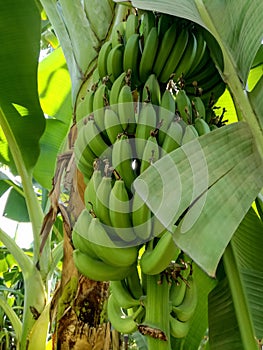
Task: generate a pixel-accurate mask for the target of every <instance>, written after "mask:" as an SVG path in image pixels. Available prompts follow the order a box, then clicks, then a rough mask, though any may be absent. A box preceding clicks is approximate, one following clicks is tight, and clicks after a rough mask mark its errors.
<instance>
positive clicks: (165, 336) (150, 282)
mask: <svg viewBox="0 0 263 350" xmlns="http://www.w3.org/2000/svg"><path fill="white" fill-rule="evenodd" d="M146 280H147V300H146V316H145V322H144V324H145V326H146V327H147V326H148V329H145V335H146V337H147V344H148V350H171V343H170V328H169V313H170V310H169V284H168V281H167V279H166V278H163V280H162V281H161V280H160V275H153V276H150V275H147V276H146ZM154 336H156V337H158V338H155V337H154Z"/></svg>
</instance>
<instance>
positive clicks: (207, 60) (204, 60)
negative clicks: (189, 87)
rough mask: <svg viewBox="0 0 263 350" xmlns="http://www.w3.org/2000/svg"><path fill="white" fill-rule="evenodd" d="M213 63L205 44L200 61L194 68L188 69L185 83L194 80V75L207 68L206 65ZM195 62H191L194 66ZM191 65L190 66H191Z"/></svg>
mask: <svg viewBox="0 0 263 350" xmlns="http://www.w3.org/2000/svg"><path fill="white" fill-rule="evenodd" d="M212 63H213V61H212V59H211V56H210V51H209V49H208V47H207V45H206V47H205V52H204V54H203V57H202V58H201V60H200V62H199V63H198V65H197V66H196V67H195V68H194V69H192V68H191V69H190V71H189V72H188V77H187V79H186V83H189V82H190V81H191V82H192V81H194V80H195V79H193V78H194V77H195V76H196V75H199V74H202V72H203V71H205V70H206V69H207V67H208V66H210V65H211V64H212ZM194 65H195V64H193V66H194ZM193 66H192V67H193Z"/></svg>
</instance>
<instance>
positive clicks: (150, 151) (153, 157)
mask: <svg viewBox="0 0 263 350" xmlns="http://www.w3.org/2000/svg"><path fill="white" fill-rule="evenodd" d="M159 156H160V151H159V146H158V142H157V139H156V135H154V134H151V135H150V136H149V137H148V140H147V141H146V144H145V148H144V151H143V155H142V159H141V167H140V173H142V172H144V171H145V170H146V169H147V168H148V167H149V166H150V165H151V164H153V163H155V162H156V161H157V160H158V159H159Z"/></svg>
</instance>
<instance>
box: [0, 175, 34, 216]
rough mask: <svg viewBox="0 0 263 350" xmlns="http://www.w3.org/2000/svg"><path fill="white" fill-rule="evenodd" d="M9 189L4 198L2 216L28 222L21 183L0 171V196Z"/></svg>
mask: <svg viewBox="0 0 263 350" xmlns="http://www.w3.org/2000/svg"><path fill="white" fill-rule="evenodd" d="M7 190H10V191H9V193H8V196H7V198H6V203H5V206H4V210H3V216H5V217H6V218H8V219H12V220H15V221H18V222H29V221H30V220H29V215H28V211H27V206H26V201H25V196H24V193H23V189H22V185H21V184H20V183H18V182H17V181H15V180H13V179H12V178H11V177H9V176H7V175H6V174H4V173H2V172H1V171H0V198H1V196H2V195H3V194H4V193H5V192H6V191H7Z"/></svg>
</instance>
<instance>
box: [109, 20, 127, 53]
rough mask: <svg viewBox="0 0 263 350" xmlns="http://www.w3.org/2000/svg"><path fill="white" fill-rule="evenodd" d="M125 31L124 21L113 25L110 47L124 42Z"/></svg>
mask: <svg viewBox="0 0 263 350" xmlns="http://www.w3.org/2000/svg"><path fill="white" fill-rule="evenodd" d="M125 31H126V22H125V21H122V22H119V23H117V24H116V25H115V26H114V27H113V29H112V34H111V42H112V47H115V46H117V45H119V44H124V39H125Z"/></svg>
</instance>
